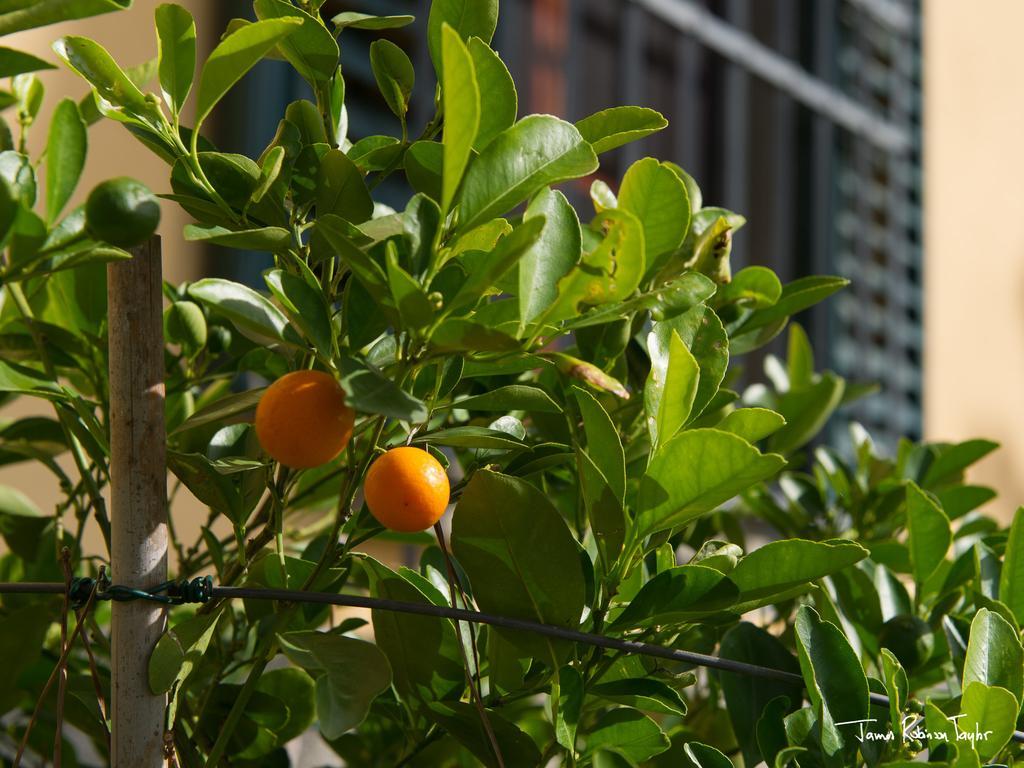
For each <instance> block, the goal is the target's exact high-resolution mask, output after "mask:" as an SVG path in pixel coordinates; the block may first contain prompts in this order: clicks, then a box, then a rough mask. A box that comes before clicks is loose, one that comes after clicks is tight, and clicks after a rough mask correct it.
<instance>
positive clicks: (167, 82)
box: [156, 3, 196, 114]
mask: <svg viewBox="0 0 1024 768" xmlns="http://www.w3.org/2000/svg"><path fill="white" fill-rule="evenodd" d="M156 34H157V44H158V45H157V55H158V59H159V62H160V63H159V73H160V87H161V88H162V89H163V94H164V101H166V102H167V104H168V105H169V106H170V108H171V111H172V112H173V113H174V114H177V113H178V112H180V111H181V107H182V105H183V104H184V103H185V100H186V99H187V98H188V94H189V92H190V91H191V90H192V80H193V78H194V77H195V74H196V23H195V20H194V19H193V18H192V14H191V13H189V12H188V11H187V10H185V9H184V8H182V7H181V6H180V5H176V4H174V3H165V4H164V5H160V6H157V9H156Z"/></svg>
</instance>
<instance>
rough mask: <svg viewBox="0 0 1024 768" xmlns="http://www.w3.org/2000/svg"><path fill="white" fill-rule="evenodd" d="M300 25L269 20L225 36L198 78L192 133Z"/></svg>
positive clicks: (294, 20) (296, 21)
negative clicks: (261, 60) (229, 92)
mask: <svg viewBox="0 0 1024 768" xmlns="http://www.w3.org/2000/svg"><path fill="white" fill-rule="evenodd" d="M295 10H296V12H297V9H295ZM300 26H304V23H303V21H302V20H301V19H297V18H291V17H290V18H282V19H269V20H264V21H257V22H255V23H253V24H247V25H245V26H243V27H240V28H239V29H237V30H235V31H234V32H232V33H231V34H230V35H228V36H227V37H225V38H224V39H223V40H222V41H221V42H220V43H219V44H218V45H217V47H216V48H214V49H213V52H212V53H211V54H210V57H209V58H208V59H207V60H206V64H205V65H204V66H203V72H202V74H201V75H200V76H199V90H198V94H197V96H196V117H195V127H194V128H193V130H194V131H197V132H198V130H199V126H200V125H202V123H203V121H204V120H205V119H206V118H207V117H208V116H209V114H210V112H211V111H213V108H214V107H215V106H216V105H217V102H218V101H220V100H221V99H222V98H223V97H224V94H226V93H227V92H228V91H229V90H230V89H231V86H233V85H234V84H235V83H237V82H238V81H239V80H241V79H242V76H243V75H244V74H245V73H246V72H248V71H249V70H250V69H252V67H253V66H255V64H256V63H257V62H258V61H259V60H260V59H262V58H263V57H264V56H265V55H266V54H267V53H269V52H270V51H271V50H272V49H273V48H274V47H275V46H277V45H278V44H279V43H281V42H282V41H283V40H285V38H287V37H288V36H289V35H291V34H293V33H294V32H295V31H296V30H297V29H298V28H299V27H300ZM332 42H333V38H332Z"/></svg>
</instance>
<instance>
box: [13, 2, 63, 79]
mask: <svg viewBox="0 0 1024 768" xmlns="http://www.w3.org/2000/svg"><path fill="white" fill-rule="evenodd" d="M2 20H3V17H2V16H0V22H2ZM41 69H54V66H53V64H51V63H50V62H48V61H43V60H42V59H40V58H37V57H35V56H33V55H32V54H30V53H25V52H24V51H16V50H14V49H13V48H3V47H0V77H2V78H8V77H14V76H15V75H23V74H25V73H26V72H38V71H39V70H41Z"/></svg>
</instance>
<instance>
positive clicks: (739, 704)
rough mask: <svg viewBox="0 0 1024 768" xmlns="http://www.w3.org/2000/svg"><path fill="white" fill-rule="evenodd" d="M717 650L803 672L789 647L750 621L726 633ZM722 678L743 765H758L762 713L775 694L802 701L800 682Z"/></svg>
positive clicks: (723, 654)
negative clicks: (758, 735)
mask: <svg viewBox="0 0 1024 768" xmlns="http://www.w3.org/2000/svg"><path fill="white" fill-rule="evenodd" d="M718 653H719V656H721V657H722V658H725V659H732V660H733V661H739V662H743V663H746V664H754V665H757V666H761V667H769V668H771V669H779V670H782V671H783V672H790V673H793V674H796V675H799V674H800V664H799V662H798V661H797V660H796V658H794V656H793V654H792V653H790V651H789V649H787V648H786V646H785V645H783V644H782V643H781V642H780V641H779V640H778V639H776V638H775V637H774V636H773V635H771V634H769V633H768V632H766V631H764V630H763V629H761V628H760V627H757V626H755V625H754V624H750V623H749V622H745V621H743V622H740V623H739V624H737V625H736V626H734V627H733V628H732V629H730V630H729V631H728V632H726V633H725V636H724V637H723V638H722V642H721V646H720V647H719V652H718ZM719 678H720V679H721V681H722V693H723V694H724V696H725V706H726V711H727V712H728V713H729V720H730V721H731V722H732V730H733V733H735V734H736V738H737V740H738V741H739V743H740V747H741V748H742V750H743V762H744V765H757V764H758V762H760V760H761V750H760V747H759V745H758V740H757V725H758V720H759V719H760V718H761V713H762V712H763V711H764V709H765V707H766V706H768V704H769V703H770V702H771V701H772V700H773V699H775V698H776V697H779V696H785V697H786V698H788V699H789V700H790V701H791V702H794V703H795V702H798V701H800V700H801V698H802V696H803V692H802V691H801V689H800V686H799V685H793V684H789V683H785V682H782V681H779V680H769V679H765V678H757V677H753V676H752V675H744V674H738V673H735V672H725V671H723V672H720V673H719Z"/></svg>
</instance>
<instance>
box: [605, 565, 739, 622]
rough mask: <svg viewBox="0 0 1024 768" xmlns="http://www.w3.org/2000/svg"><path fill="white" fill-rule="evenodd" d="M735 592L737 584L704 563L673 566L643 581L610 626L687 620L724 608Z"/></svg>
mask: <svg viewBox="0 0 1024 768" xmlns="http://www.w3.org/2000/svg"><path fill="white" fill-rule="evenodd" d="M738 594H739V592H738V590H737V589H736V585H735V584H733V582H732V581H731V580H730V579H729V578H728V577H727V576H726V575H725V574H723V573H722V572H721V571H718V570H716V569H714V568H708V567H706V566H703V565H679V566H675V567H672V568H668V569H666V570H664V571H661V572H660V573H658V574H657V575H656V576H654V577H653V578H652V579H651V580H650V581H648V582H647V583H646V584H644V585H643V587H641V588H640V591H639V592H637V594H636V595H635V596H634V598H633V599H632V600H631V601H630V602H629V603H628V604H627V605H626V607H625V610H623V611H622V613H621V614H619V616H618V617H617V618H616V619H615V621H613V622H612V628H613V629H617V630H618V629H626V628H630V629H634V628H635V629H647V628H649V627H653V626H657V625H672V624H682V623H686V622H689V621H693V620H695V619H697V618H699V617H701V616H705V615H708V614H711V613H715V612H719V611H721V610H723V609H725V608H727V607H728V606H730V605H732V604H733V602H735V600H736V598H737V596H738Z"/></svg>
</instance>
